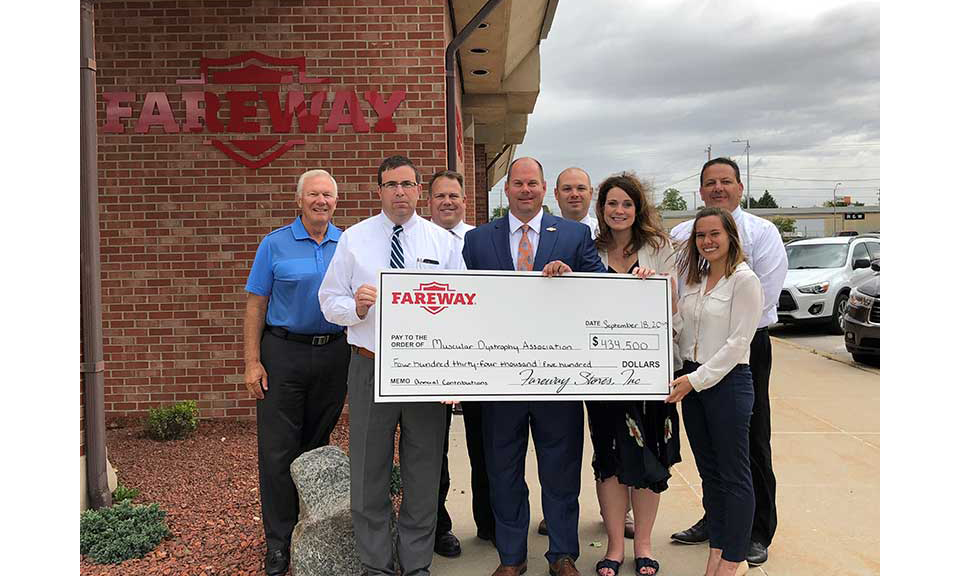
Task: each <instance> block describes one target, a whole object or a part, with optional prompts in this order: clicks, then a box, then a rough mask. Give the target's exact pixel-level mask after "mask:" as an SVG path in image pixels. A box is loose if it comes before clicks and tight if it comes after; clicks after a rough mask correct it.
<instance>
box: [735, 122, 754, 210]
mask: <svg viewBox="0 0 960 576" xmlns="http://www.w3.org/2000/svg"><path fill="white" fill-rule="evenodd" d="M740 142H746V143H747V209H748V210H749V209H750V139H749V138H745V139H740V138H737V139H736V140H733V143H734V144H738V143H740Z"/></svg>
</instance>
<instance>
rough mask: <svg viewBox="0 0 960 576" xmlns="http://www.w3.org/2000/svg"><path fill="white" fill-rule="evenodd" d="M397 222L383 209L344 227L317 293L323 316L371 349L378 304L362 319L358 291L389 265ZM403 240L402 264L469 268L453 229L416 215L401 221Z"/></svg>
mask: <svg viewBox="0 0 960 576" xmlns="http://www.w3.org/2000/svg"><path fill="white" fill-rule="evenodd" d="M393 226H394V223H393V222H392V221H391V220H390V219H389V218H387V215H386V214H384V213H383V212H381V213H380V214H377V215H376V216H373V217H371V218H367V219H366V220H364V221H362V222H360V223H358V224H355V225H353V226H351V227H350V228H348V229H347V230H345V231H344V232H343V234H341V236H340V242H339V244H338V245H337V251H336V253H335V254H334V255H333V260H332V261H331V262H330V266H329V267H328V268H327V274H326V276H324V278H323V283H322V284H320V290H319V291H318V293H317V297H318V298H319V299H320V310H322V311H323V315H324V317H326V318H327V319H328V320H330V321H331V322H333V323H335V324H339V325H341V326H347V327H349V329H348V330H347V342H349V343H350V344H353V345H355V346H360V347H362V348H366V349H367V350H370V351H371V352H376V351H377V341H376V333H375V332H376V326H375V321H374V319H375V318H376V313H375V312H376V305H374V306H372V307H371V308H370V310H368V311H367V315H366V316H365V317H364V318H363V319H361V318H360V317H359V316H357V302H356V300H355V299H354V294H356V292H357V289H358V288H360V286H362V285H364V284H370V285H371V286H374V287H376V286H377V282H378V273H379V272H380V270H384V269H389V268H390V242H391V239H392V237H393ZM400 244H401V245H402V246H403V260H404V268H412V269H417V270H463V269H465V268H466V266H465V265H464V263H463V256H462V255H461V254H460V251H459V250H457V246H456V242H455V241H454V238H453V236H452V235H451V234H450V232H448V231H447V230H444V229H443V228H441V227H439V226H437V225H436V224H434V223H433V222H430V221H428V220H424V219H423V218H421V217H420V216H418V215H417V214H414V215H413V216H412V217H411V218H410V219H409V220H407V222H406V223H405V224H404V225H403V232H402V233H401V234H400ZM428 260H430V261H431V262H428ZM433 262H436V264H434V263H433Z"/></svg>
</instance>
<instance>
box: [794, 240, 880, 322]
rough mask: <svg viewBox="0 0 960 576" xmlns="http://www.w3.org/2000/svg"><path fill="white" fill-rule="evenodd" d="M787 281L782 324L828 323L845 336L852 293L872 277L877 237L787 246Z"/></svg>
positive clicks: (877, 246)
mask: <svg viewBox="0 0 960 576" xmlns="http://www.w3.org/2000/svg"><path fill="white" fill-rule="evenodd" d="M786 249H787V262H788V269H787V279H786V280H785V281H784V283H783V290H782V291H781V292H780V301H779V302H778V303H777V316H778V317H779V320H780V322H825V323H828V325H829V329H830V332H831V333H833V334H843V322H844V320H843V315H844V312H846V310H847V300H848V299H849V298H850V291H851V290H852V289H853V288H854V287H855V286H858V285H860V284H861V283H862V282H864V281H865V280H867V279H868V278H870V277H871V276H872V275H873V271H872V270H871V269H870V262H871V261H872V260H875V259H877V258H880V237H879V236H876V235H865V236H843V237H833V238H811V239H809V240H797V241H795V242H791V243H789V244H787V246H786Z"/></svg>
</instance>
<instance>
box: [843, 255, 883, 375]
mask: <svg viewBox="0 0 960 576" xmlns="http://www.w3.org/2000/svg"><path fill="white" fill-rule="evenodd" d="M870 268H872V269H873V270H874V271H875V272H876V275H875V276H873V277H872V278H870V279H869V280H867V281H865V282H864V283H862V284H860V285H859V286H857V287H856V288H854V289H853V291H852V292H851V293H850V300H849V302H848V303H847V312H846V316H845V318H844V323H843V329H844V342H845V343H846V345H847V352H849V353H850V354H852V355H853V359H854V360H856V361H857V362H862V363H864V364H879V363H880V260H879V259H877V260H874V261H873V263H872V264H871V265H870Z"/></svg>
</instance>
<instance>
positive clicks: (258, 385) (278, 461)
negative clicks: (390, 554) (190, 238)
mask: <svg viewBox="0 0 960 576" xmlns="http://www.w3.org/2000/svg"><path fill="white" fill-rule="evenodd" d="M297 206H298V207H299V208H300V215H299V216H298V217H297V218H296V219H295V220H294V221H293V222H292V223H290V224H288V225H287V226H283V227H282V228H278V229H276V230H274V231H273V232H271V233H269V234H267V236H266V237H265V238H264V239H263V241H262V242H261V243H260V247H259V248H258V249H257V255H256V257H254V260H253V267H252V268H251V270H250V276H249V278H248V279H247V287H246V289H247V292H249V295H248V297H247V309H246V314H245V316H244V323H243V350H244V364H245V368H244V383H245V384H246V386H247V389H248V390H249V391H250V393H251V394H252V395H253V396H254V397H255V398H257V452H258V458H257V461H258V465H259V469H260V505H261V508H262V515H263V529H264V533H265V536H266V541H267V554H266V559H265V562H264V568H265V571H266V573H267V575H268V576H277V575H280V574H284V573H285V572H286V571H287V566H288V565H289V559H290V536H291V534H292V533H293V527H294V525H295V524H296V522H297V516H298V515H299V501H298V496H297V490H296V487H295V486H294V484H293V480H292V479H291V478H290V464H291V463H292V462H293V460H294V459H295V458H296V457H297V456H299V455H300V454H303V453H304V452H307V451H309V450H313V449H314V448H317V447H320V446H324V445H326V444H328V443H329V441H330V433H331V432H332V431H333V428H334V426H336V424H337V420H338V419H339V418H340V411H341V410H342V409H343V402H344V398H345V396H346V392H347V368H348V366H349V363H350V347H349V346H348V345H347V340H346V338H344V337H343V327H342V326H338V325H336V324H332V323H330V322H328V321H327V320H326V319H325V318H324V317H323V313H322V312H321V311H320V305H319V303H318V302H317V290H318V289H319V288H320V283H321V282H322V281H323V277H324V274H326V271H327V266H328V265H329V264H330V261H331V260H332V259H333V254H334V251H335V250H336V249H337V241H338V240H339V238H340V230H339V229H338V228H337V227H336V226H334V225H333V224H331V223H330V218H331V217H332V216H333V211H334V210H335V209H336V207H337V182H336V180H334V179H333V176H331V175H330V174H329V173H328V172H326V171H325V170H310V171H308V172H305V173H304V174H303V175H302V176H300V180H299V181H298V182H297Z"/></svg>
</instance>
